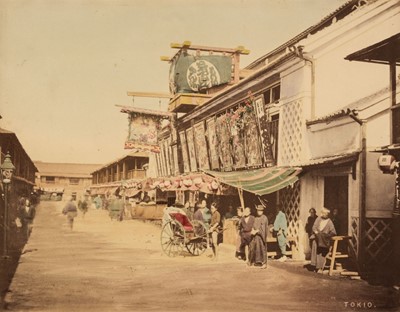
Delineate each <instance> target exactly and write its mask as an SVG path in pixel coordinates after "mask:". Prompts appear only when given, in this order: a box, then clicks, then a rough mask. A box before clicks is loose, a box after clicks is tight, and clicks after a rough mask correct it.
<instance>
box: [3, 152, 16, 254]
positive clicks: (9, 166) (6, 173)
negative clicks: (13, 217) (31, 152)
mask: <svg viewBox="0 0 400 312" xmlns="http://www.w3.org/2000/svg"><path fill="white" fill-rule="evenodd" d="M0 170H1V177H2V180H1V181H2V184H3V187H4V225H3V230H4V237H3V238H4V245H3V247H4V248H3V257H4V258H7V229H8V188H9V185H10V183H11V178H12V175H13V172H14V170H15V167H14V165H13V163H12V162H11V156H10V153H7V155H6V156H5V157H4V162H3V163H2V164H1V166H0Z"/></svg>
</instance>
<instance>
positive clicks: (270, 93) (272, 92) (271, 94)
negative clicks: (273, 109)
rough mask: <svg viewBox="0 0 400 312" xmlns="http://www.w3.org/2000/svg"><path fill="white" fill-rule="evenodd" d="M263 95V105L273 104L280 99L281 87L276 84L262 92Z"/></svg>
mask: <svg viewBox="0 0 400 312" xmlns="http://www.w3.org/2000/svg"><path fill="white" fill-rule="evenodd" d="M263 95H264V103H265V105H267V104H271V103H275V102H276V101H278V100H279V99H280V98H281V85H280V84H277V85H274V86H271V87H269V88H268V89H267V90H265V91H264V93H263Z"/></svg>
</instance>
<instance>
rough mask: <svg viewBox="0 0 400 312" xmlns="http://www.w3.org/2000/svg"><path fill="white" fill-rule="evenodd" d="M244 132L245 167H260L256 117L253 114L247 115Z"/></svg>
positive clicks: (260, 159)
mask: <svg viewBox="0 0 400 312" xmlns="http://www.w3.org/2000/svg"><path fill="white" fill-rule="evenodd" d="M244 131H245V139H246V155H247V165H248V166H260V165H262V158H261V151H260V137H259V135H258V129H257V120H256V116H255V115H254V114H248V116H247V120H246V125H245V127H244Z"/></svg>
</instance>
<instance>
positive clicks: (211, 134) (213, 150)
mask: <svg viewBox="0 0 400 312" xmlns="http://www.w3.org/2000/svg"><path fill="white" fill-rule="evenodd" d="M206 124H207V137H208V147H209V154H210V162H211V169H213V170H214V169H219V159H218V151H217V147H218V145H219V143H218V139H217V129H216V124H215V118H210V119H208V120H207V121H206Z"/></svg>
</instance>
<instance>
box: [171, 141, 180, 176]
mask: <svg viewBox="0 0 400 312" xmlns="http://www.w3.org/2000/svg"><path fill="white" fill-rule="evenodd" d="M172 154H173V159H174V173H173V175H175V176H177V175H179V163H178V146H177V145H176V144H175V145H172Z"/></svg>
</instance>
